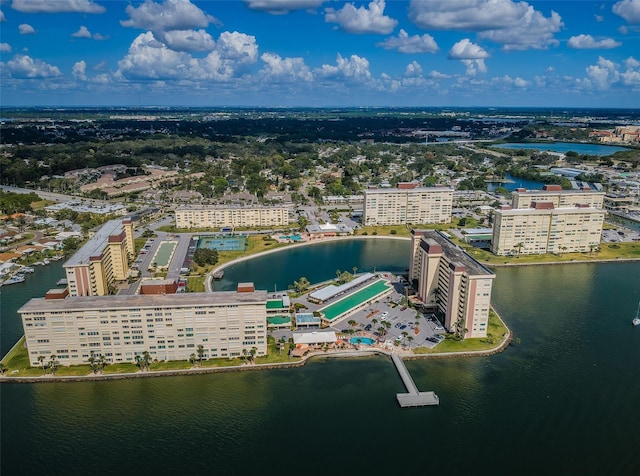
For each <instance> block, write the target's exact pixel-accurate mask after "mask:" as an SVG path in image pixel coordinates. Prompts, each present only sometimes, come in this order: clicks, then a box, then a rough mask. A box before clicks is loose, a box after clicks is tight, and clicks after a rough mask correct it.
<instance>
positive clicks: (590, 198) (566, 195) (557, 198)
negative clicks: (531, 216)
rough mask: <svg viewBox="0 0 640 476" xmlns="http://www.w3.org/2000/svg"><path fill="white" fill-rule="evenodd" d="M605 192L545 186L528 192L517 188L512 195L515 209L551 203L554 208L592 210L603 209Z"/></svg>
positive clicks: (512, 204) (512, 203)
mask: <svg viewBox="0 0 640 476" xmlns="http://www.w3.org/2000/svg"><path fill="white" fill-rule="evenodd" d="M604 195H605V193H604V192H597V191H595V190H563V189H562V187H561V186H560V185H544V186H543V187H542V190H526V189H524V188H517V189H516V190H514V191H513V192H512V193H511V206H512V207H513V208H531V207H532V204H533V203H536V202H551V203H553V206H554V208H567V207H575V206H576V205H587V206H589V207H591V208H602V207H603V203H604Z"/></svg>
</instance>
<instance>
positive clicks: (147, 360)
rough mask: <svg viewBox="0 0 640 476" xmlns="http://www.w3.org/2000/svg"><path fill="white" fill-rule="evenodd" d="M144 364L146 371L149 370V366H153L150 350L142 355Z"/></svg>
mask: <svg viewBox="0 0 640 476" xmlns="http://www.w3.org/2000/svg"><path fill="white" fill-rule="evenodd" d="M142 364H143V366H144V369H145V370H149V366H150V365H151V354H149V351H148V350H145V351H144V352H143V353H142Z"/></svg>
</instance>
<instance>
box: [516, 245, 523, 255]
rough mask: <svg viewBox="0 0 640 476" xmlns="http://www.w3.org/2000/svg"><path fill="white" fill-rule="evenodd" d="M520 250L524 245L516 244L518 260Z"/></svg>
mask: <svg viewBox="0 0 640 476" xmlns="http://www.w3.org/2000/svg"><path fill="white" fill-rule="evenodd" d="M522 248H524V243H518V244H517V245H516V250H517V251H518V255H517V256H518V258H520V252H521V251H522Z"/></svg>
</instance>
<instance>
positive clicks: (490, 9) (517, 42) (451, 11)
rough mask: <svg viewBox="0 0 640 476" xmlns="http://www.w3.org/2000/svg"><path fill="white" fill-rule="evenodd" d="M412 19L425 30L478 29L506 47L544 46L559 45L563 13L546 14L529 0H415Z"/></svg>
mask: <svg viewBox="0 0 640 476" xmlns="http://www.w3.org/2000/svg"><path fill="white" fill-rule="evenodd" d="M409 18H410V20H411V21H412V22H413V23H414V24H416V25H417V26H419V27H420V28H423V29H436V30H457V31H477V32H480V33H479V36H480V38H486V39H489V40H491V41H493V42H495V43H500V44H502V45H503V48H504V49H505V50H525V49H529V48H535V49H544V48H547V47H549V46H553V45H556V44H557V40H555V39H554V37H553V35H554V34H555V33H557V32H558V31H560V29H561V28H562V26H563V23H562V19H561V18H560V15H558V14H557V13H555V12H553V11H552V12H551V16H550V17H548V18H547V17H545V16H544V15H543V14H542V13H540V12H539V11H537V10H535V9H534V8H533V7H532V6H531V5H529V4H528V3H527V2H524V1H522V2H515V1H512V0H459V1H446V2H444V1H424V0H412V1H411V4H410V6H409Z"/></svg>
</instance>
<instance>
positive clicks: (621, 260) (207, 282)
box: [205, 235, 640, 292]
mask: <svg viewBox="0 0 640 476" xmlns="http://www.w3.org/2000/svg"><path fill="white" fill-rule="evenodd" d="M367 239H383V240H411V238H410V237H405V236H388V235H366V236H363V235H354V236H336V237H331V238H323V239H319V240H317V241H309V242H304V243H292V244H291V245H289V246H283V247H281V248H276V249H272V250H265V251H260V252H258V253H255V254H251V255H248V256H241V257H239V258H236V259H233V260H231V261H228V262H226V263H224V264H221V265H220V266H217V267H216V268H214V269H213V270H211V271H210V272H208V273H207V275H206V278H205V292H212V288H211V281H212V280H213V278H212V277H213V274H214V273H216V272H218V271H222V270H224V269H226V268H227V267H229V266H232V265H234V264H237V263H241V262H243V261H247V260H250V259H252V258H258V257H260V256H265V255H268V254H271V253H278V252H280V251H284V250H288V249H291V248H297V247H301V246H309V245H317V244H322V243H329V242H332V241H342V240H367ZM474 259H476V258H474ZM516 259H517V258H516ZM476 260H477V259H476ZM477 261H478V262H479V263H480V264H482V265H483V266H487V267H489V268H506V267H510V266H552V265H562V264H588V263H595V264H600V263H628V262H636V261H640V258H595V259H586V260H585V259H572V260H570V261H541V262H538V263H522V262H511V263H489V262H487V261H484V260H477Z"/></svg>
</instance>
